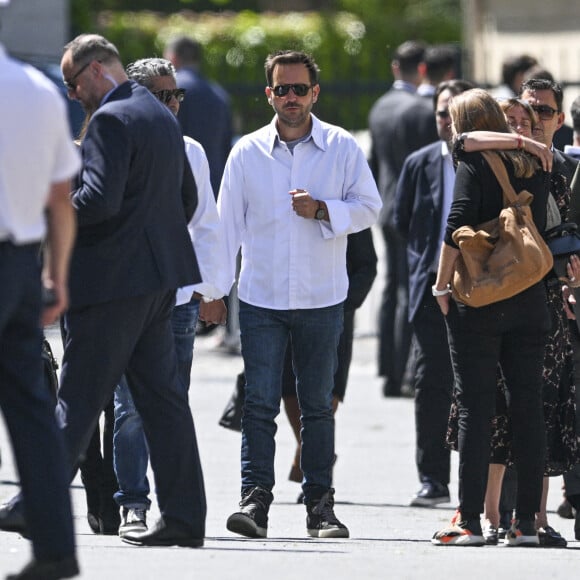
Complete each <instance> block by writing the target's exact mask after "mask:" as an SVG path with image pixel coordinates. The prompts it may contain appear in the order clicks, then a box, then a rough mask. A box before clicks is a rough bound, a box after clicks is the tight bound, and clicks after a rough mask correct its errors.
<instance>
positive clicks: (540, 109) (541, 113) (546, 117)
mask: <svg viewBox="0 0 580 580" xmlns="http://www.w3.org/2000/svg"><path fill="white" fill-rule="evenodd" d="M532 109H534V111H536V113H538V117H540V119H541V120H542V121H550V120H551V119H552V118H553V117H554V115H555V114H556V113H559V111H558V109H554V108H552V107H550V105H532Z"/></svg>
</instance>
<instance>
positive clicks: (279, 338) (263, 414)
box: [240, 301, 343, 501]
mask: <svg viewBox="0 0 580 580" xmlns="http://www.w3.org/2000/svg"><path fill="white" fill-rule="evenodd" d="M342 326H343V305H342V303H340V304H337V305H335V306H330V307H327V308H313V309H308V310H270V309H268V308H260V307H257V306H252V305H250V304H247V303H245V302H242V301H240V331H241V341H242V356H243V358H244V368H245V372H246V399H245V405H244V416H243V419H242V493H244V492H246V491H247V490H248V489H250V488H252V487H254V486H260V487H263V488H265V489H267V490H270V491H271V490H272V488H273V487H274V451H275V443H274V436H275V434H276V422H275V419H276V416H277V415H278V413H279V412H280V400H281V384H282V381H281V377H282V371H283V368H284V356H285V353H286V347H287V345H288V341H289V340H290V341H291V344H292V353H293V361H292V364H293V368H294V374H295V375H296V391H297V395H298V401H299V404H300V409H301V413H302V416H301V421H302V431H301V436H302V457H301V461H300V465H301V468H302V471H303V472H304V483H303V485H302V489H303V491H304V496H305V500H306V501H312V500H315V499H320V497H321V496H322V495H323V494H324V493H325V492H326V491H327V490H328V489H329V488H330V486H331V481H332V464H333V461H334V418H333V413H332V389H333V386H334V373H335V372H336V368H337V364H338V357H337V346H338V341H339V338H340V335H341V333H342Z"/></svg>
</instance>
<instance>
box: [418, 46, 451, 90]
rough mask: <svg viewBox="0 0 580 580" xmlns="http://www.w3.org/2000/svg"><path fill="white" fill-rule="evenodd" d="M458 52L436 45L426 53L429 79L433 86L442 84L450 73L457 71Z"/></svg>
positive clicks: (430, 47) (428, 48)
mask: <svg viewBox="0 0 580 580" xmlns="http://www.w3.org/2000/svg"><path fill="white" fill-rule="evenodd" d="M456 54H457V53H456V51H455V50H454V49H453V48H452V47H451V46H448V45H445V44H436V45H433V46H429V47H427V50H426V51H425V67H426V69H427V78H428V79H429V80H430V81H431V83H432V84H434V85H437V84H438V83H440V82H441V81H442V80H443V79H444V78H445V75H447V74H448V73H449V72H451V71H454V70H455V63H456Z"/></svg>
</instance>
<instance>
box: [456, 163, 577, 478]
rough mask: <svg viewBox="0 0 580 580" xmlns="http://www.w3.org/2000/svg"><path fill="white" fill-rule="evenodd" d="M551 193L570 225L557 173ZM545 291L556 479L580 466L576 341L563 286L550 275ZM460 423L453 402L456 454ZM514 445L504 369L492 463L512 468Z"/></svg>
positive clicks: (547, 400)
mask: <svg viewBox="0 0 580 580" xmlns="http://www.w3.org/2000/svg"><path fill="white" fill-rule="evenodd" d="M550 192H551V193H552V196H553V197H554V199H555V200H556V204H557V206H558V208H559V210H560V216H561V218H562V222H565V221H566V219H567V213H568V208H569V206H570V186H569V184H568V183H567V180H566V178H565V177H564V176H563V175H562V174H560V173H555V174H553V175H552V176H551V184H550ZM546 285H547V299H548V307H549V310H550V313H551V318H552V330H551V332H550V334H549V335H548V339H547V342H546V350H545V353H544V371H543V379H544V384H543V399H544V419H545V422H546V441H547V446H546V464H545V469H544V474H545V475H548V476H555V475H561V474H563V473H565V472H566V471H568V470H569V469H570V468H571V467H572V465H574V464H576V463H578V462H580V446H579V442H578V436H577V433H576V405H575V397H576V395H575V392H576V391H575V386H574V364H573V351H572V340H571V336H570V327H569V322H568V319H567V318H566V313H565V311H564V301H563V298H562V292H561V284H560V282H559V281H558V279H557V278H556V277H555V275H552V276H550V275H548V277H547V279H546ZM458 420H459V415H458V408H457V401H456V400H455V397H454V398H453V403H452V405H451V411H450V415H449V425H448V430H447V444H448V445H449V446H450V447H451V449H454V450H457V441H458V430H459V426H458ZM511 441H512V432H511V421H510V412H509V391H508V389H507V386H506V383H505V379H504V377H503V374H502V372H501V368H500V367H498V381H497V393H496V415H495V416H494V417H493V418H492V435H491V457H490V463H501V464H505V465H510V464H511V463H512V454H511Z"/></svg>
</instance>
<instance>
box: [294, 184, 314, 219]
mask: <svg viewBox="0 0 580 580" xmlns="http://www.w3.org/2000/svg"><path fill="white" fill-rule="evenodd" d="M288 193H289V194H290V195H291V196H292V209H293V210H294V212H295V213H296V215H299V216H300V217H303V218H306V219H311V220H312V219H314V216H315V215H316V210H317V209H318V201H317V200H316V199H312V198H311V197H310V194H309V193H308V192H307V191H306V190H305V189H293V190H291V191H289V192H288Z"/></svg>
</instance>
